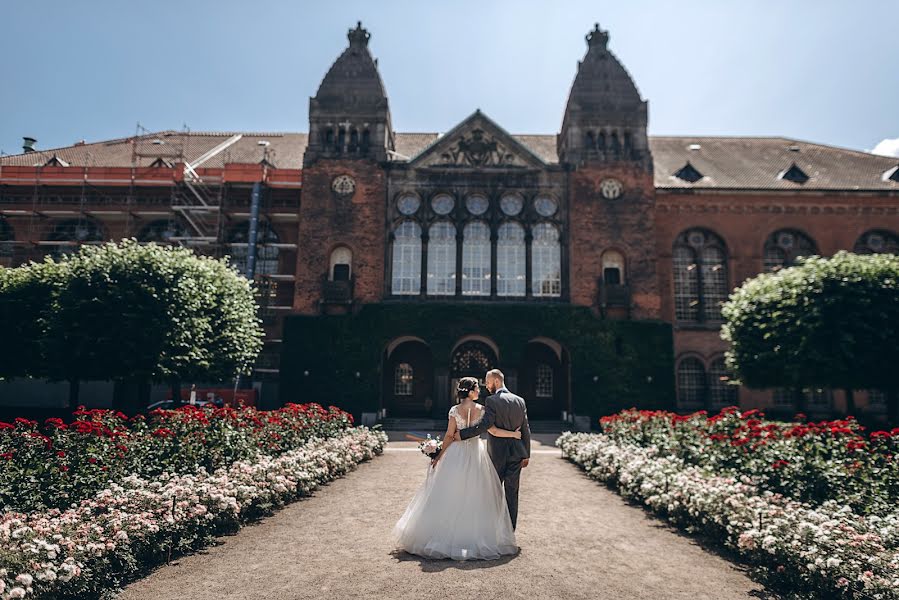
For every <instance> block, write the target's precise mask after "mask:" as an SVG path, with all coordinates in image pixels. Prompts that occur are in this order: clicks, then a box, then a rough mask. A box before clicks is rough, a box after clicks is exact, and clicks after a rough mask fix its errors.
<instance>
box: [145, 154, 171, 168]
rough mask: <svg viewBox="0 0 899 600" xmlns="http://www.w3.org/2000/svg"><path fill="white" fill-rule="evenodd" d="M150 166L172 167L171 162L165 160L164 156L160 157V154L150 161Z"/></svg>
mask: <svg viewBox="0 0 899 600" xmlns="http://www.w3.org/2000/svg"><path fill="white" fill-rule="evenodd" d="M150 166H151V167H152V168H155V169H158V168H168V169H171V168H172V163H170V162H169V161H167V160H166V159H164V158H162V157H161V156H160V157H159V158H157V159H156V160H154V161H153V162H152V163H150Z"/></svg>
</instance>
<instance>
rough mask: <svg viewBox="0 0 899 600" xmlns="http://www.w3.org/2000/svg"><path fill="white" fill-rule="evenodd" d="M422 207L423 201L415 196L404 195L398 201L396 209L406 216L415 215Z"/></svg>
mask: <svg viewBox="0 0 899 600" xmlns="http://www.w3.org/2000/svg"><path fill="white" fill-rule="evenodd" d="M420 206H421V200H419V199H418V196H416V195H415V194H404V195H402V196H400V199H399V200H397V201H396V208H397V210H399V211H400V212H401V213H402V214H404V215H414V214H415V213H416V212H418V207H420Z"/></svg>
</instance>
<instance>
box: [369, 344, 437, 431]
mask: <svg viewBox="0 0 899 600" xmlns="http://www.w3.org/2000/svg"><path fill="white" fill-rule="evenodd" d="M381 397H382V398H383V408H385V409H387V416H388V417H391V418H403V417H406V418H415V417H426V416H429V415H430V414H431V409H432V408H433V406H434V364H433V359H432V357H431V348H430V347H429V346H428V345H427V343H425V341H424V340H422V339H421V338H416V337H404V338H397V339H396V340H393V341H392V342H390V344H388V345H387V348H386V349H385V351H384V360H383V369H382V390H381Z"/></svg>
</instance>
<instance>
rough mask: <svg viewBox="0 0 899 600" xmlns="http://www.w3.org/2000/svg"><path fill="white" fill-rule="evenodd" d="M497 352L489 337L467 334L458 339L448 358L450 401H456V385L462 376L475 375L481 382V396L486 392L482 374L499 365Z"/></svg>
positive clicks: (452, 402)
mask: <svg viewBox="0 0 899 600" xmlns="http://www.w3.org/2000/svg"><path fill="white" fill-rule="evenodd" d="M498 355H499V352H498V349H497V347H496V344H494V343H493V342H492V341H491V340H490V339H488V338H483V337H480V336H469V337H467V338H463V339H462V340H460V341H459V342H458V343H457V344H456V347H455V348H454V349H453V353H452V358H451V360H450V372H449V375H450V376H449V384H450V403H451V404H454V403H455V402H456V386H457V384H458V382H459V380H460V379H461V378H463V377H477V379H478V381H479V382H480V383H481V398H484V397H485V396H486V393H487V388H486V387H485V385H484V375H486V374H487V371H489V370H490V369H495V368H497V367H498V366H499V356H498Z"/></svg>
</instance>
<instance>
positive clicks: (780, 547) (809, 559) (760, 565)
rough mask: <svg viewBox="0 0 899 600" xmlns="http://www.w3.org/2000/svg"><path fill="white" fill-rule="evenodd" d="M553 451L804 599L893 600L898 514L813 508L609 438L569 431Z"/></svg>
mask: <svg viewBox="0 0 899 600" xmlns="http://www.w3.org/2000/svg"><path fill="white" fill-rule="evenodd" d="M556 444H557V445H558V446H559V447H560V448H561V449H562V453H563V455H564V456H565V457H567V458H568V459H570V460H571V461H573V462H574V463H576V464H578V465H580V466H581V467H582V468H583V469H584V470H585V471H587V473H588V474H589V476H590V477H592V478H594V479H597V480H599V481H603V482H606V483H607V484H609V485H611V486H614V487H617V489H618V490H619V492H620V493H621V494H622V495H624V496H626V497H629V498H632V499H634V500H636V501H638V502H641V503H643V504H644V505H646V506H647V507H649V508H650V509H652V510H653V511H655V512H656V513H658V514H660V515H662V516H664V517H666V518H667V519H669V520H670V521H672V522H673V523H675V524H677V525H679V526H681V527H684V528H686V529H687V530H689V531H702V532H704V533H706V534H708V535H711V536H713V537H715V538H717V539H718V540H720V541H722V542H723V543H724V544H725V545H727V546H728V547H730V548H732V549H734V550H735V551H737V552H738V553H739V554H740V555H741V556H743V557H744V558H745V559H746V560H747V561H748V562H750V563H751V564H753V565H754V566H756V567H757V571H758V573H759V574H760V575H762V576H763V577H764V578H765V579H766V580H768V582H769V583H771V584H773V585H777V586H780V587H782V588H784V589H788V590H790V591H791V592H793V593H798V594H807V595H806V596H800V597H809V598H822V597H827V598H831V597H834V598H882V599H892V598H899V513H896V512H893V513H890V514H888V515H885V516H876V515H870V516H863V515H859V514H857V513H855V512H853V511H852V510H851V509H850V508H849V507H848V506H846V505H841V504H839V503H838V502H836V501H833V500H828V501H825V502H823V503H822V504H820V505H819V506H812V505H809V504H807V503H803V502H799V501H796V500H793V499H791V498H788V497H786V496H784V495H783V494H778V493H775V492H772V491H770V490H762V489H760V487H759V486H758V485H756V484H754V483H753V482H752V481H751V480H750V478H748V477H741V478H740V477H734V476H720V475H715V474H710V473H709V472H708V471H707V469H705V468H703V467H700V466H697V465H691V464H688V462H687V461H685V460H684V459H683V458H681V457H678V456H674V455H671V454H669V453H668V451H667V450H666V449H663V448H661V447H659V446H653V445H649V446H646V447H644V446H640V445H637V444H634V443H630V442H627V441H623V440H620V439H614V438H613V437H612V436H611V435H607V434H573V433H565V434H563V435H562V436H561V437H560V438H559V439H558V441H557V442H556Z"/></svg>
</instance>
